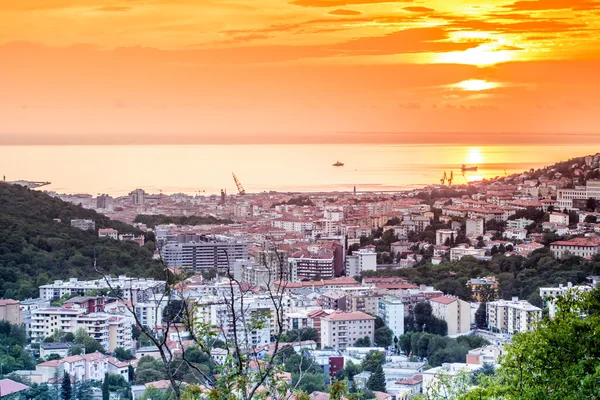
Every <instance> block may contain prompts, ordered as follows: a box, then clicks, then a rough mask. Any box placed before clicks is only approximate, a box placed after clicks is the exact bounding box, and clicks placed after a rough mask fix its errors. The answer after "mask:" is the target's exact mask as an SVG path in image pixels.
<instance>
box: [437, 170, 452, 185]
mask: <svg viewBox="0 0 600 400" xmlns="http://www.w3.org/2000/svg"><path fill="white" fill-rule="evenodd" d="M453 180H454V171H450V176H448V174H446V171H444V176H442V179H440V184H442V185H443V184H445V183H446V182H448V186H452V181H453Z"/></svg>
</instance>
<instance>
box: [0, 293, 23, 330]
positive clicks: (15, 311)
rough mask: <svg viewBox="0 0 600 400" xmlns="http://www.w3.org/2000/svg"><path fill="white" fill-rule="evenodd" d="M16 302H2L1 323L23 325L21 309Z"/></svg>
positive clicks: (0, 309)
mask: <svg viewBox="0 0 600 400" xmlns="http://www.w3.org/2000/svg"><path fill="white" fill-rule="evenodd" d="M20 305H21V304H20V303H19V302H18V301H16V300H11V299H6V300H0V321H7V322H9V323H11V324H14V325H21V307H20Z"/></svg>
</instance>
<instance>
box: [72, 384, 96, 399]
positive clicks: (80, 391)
mask: <svg viewBox="0 0 600 400" xmlns="http://www.w3.org/2000/svg"><path fill="white" fill-rule="evenodd" d="M75 398H76V399H77V400H93V399H94V392H92V386H91V385H90V383H89V382H87V381H86V382H81V383H80V384H79V385H77V391H76V393H75Z"/></svg>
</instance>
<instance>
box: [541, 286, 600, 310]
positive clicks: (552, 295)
mask: <svg viewBox="0 0 600 400" xmlns="http://www.w3.org/2000/svg"><path fill="white" fill-rule="evenodd" d="M592 289H593V288H592V287H591V286H587V285H580V286H573V284H572V283H571V282H569V283H567V285H566V286H564V285H562V284H561V285H558V287H541V288H540V297H541V298H542V301H543V305H544V307H548V315H550V318H552V319H554V317H555V316H556V300H557V297H558V296H564V295H565V294H567V293H568V292H571V293H573V294H574V295H575V296H579V295H581V294H583V293H586V292H589V291H591V290H592Z"/></svg>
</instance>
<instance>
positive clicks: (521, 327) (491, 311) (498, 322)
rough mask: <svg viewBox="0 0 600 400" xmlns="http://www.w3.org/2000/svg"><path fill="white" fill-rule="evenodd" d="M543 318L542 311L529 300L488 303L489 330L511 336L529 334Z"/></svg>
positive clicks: (516, 299) (515, 299)
mask: <svg viewBox="0 0 600 400" xmlns="http://www.w3.org/2000/svg"><path fill="white" fill-rule="evenodd" d="M541 318H542V309H541V308H538V307H535V306H533V305H531V304H530V303H529V302H528V301H527V300H519V299H518V297H513V299H512V300H510V301H509V300H497V301H492V302H489V303H487V325H488V328H489V329H495V330H498V331H500V332H506V333H510V334H514V333H518V332H527V331H529V330H531V329H533V324H534V323H535V322H537V321H539V320H540V319H541Z"/></svg>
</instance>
